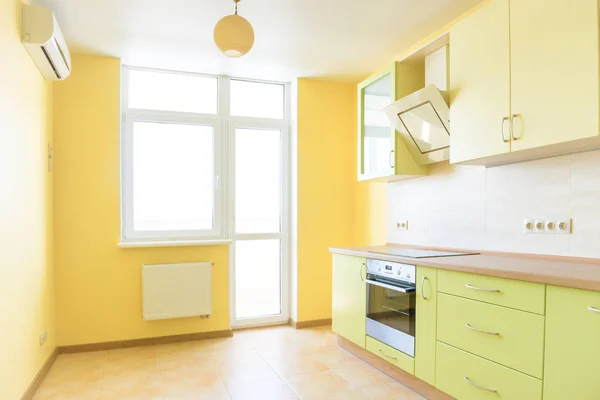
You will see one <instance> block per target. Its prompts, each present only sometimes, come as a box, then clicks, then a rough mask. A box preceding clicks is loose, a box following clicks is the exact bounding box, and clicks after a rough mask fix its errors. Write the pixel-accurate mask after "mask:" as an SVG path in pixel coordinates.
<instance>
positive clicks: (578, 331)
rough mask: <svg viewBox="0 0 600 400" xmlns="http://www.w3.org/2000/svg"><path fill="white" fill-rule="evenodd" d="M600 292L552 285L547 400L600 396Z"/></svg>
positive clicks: (546, 371) (595, 397)
mask: <svg viewBox="0 0 600 400" xmlns="http://www.w3.org/2000/svg"><path fill="white" fill-rule="evenodd" d="M594 310H600V292H591V291H587V290H578V289H570V288H565V287H556V286H548V311H547V315H546V358H545V368H544V400H564V399H574V400H575V398H576V399H577V400H598V399H600V379H598V376H599V375H598V363H599V362H600V312H596V311H594Z"/></svg>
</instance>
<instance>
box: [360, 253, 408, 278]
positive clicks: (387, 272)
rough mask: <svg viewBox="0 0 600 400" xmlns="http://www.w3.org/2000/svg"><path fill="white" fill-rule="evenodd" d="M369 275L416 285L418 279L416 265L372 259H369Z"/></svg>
mask: <svg viewBox="0 0 600 400" xmlns="http://www.w3.org/2000/svg"><path fill="white" fill-rule="evenodd" d="M367 273H369V274H372V275H379V276H383V277H386V278H388V279H395V280H398V281H404V282H410V283H415V282H416V279H417V277H416V275H417V268H416V267H415V266H414V265H409V264H401V263H396V262H391V261H383V260H373V259H370V258H369V259H367Z"/></svg>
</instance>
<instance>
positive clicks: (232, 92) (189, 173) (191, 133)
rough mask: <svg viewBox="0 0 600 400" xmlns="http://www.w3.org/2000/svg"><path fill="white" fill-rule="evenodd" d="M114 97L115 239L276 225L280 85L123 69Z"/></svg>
mask: <svg viewBox="0 0 600 400" xmlns="http://www.w3.org/2000/svg"><path fill="white" fill-rule="evenodd" d="M122 104H123V125H122V131H123V134H122V155H121V157H122V187H123V188H122V205H121V208H122V233H121V235H122V241H123V242H128V241H129V242H139V241H169V240H176V241H179V240H218V239H233V238H232V235H233V234H234V233H235V232H237V233H248V234H250V233H273V232H280V231H281V226H282V218H281V213H282V209H281V201H282V196H281V190H282V185H281V180H282V176H281V168H280V167H281V149H282V134H283V132H284V131H285V129H286V128H287V124H288V123H289V122H288V120H287V117H286V115H287V114H289V113H288V110H286V86H285V85H284V84H280V83H271V82H257V81H249V80H242V79H231V78H228V77H216V76H209V75H201V74H193V73H183V72H172V71H160V70H150V69H141V68H133V67H124V69H123V99H122ZM236 142H237V143H238V146H237V147H234V143H236ZM257 154H262V156H261V157H256V155H257ZM236 158H237V159H239V162H237V163H236V162H235V160H234V159H236ZM230 163H231V164H232V165H235V164H237V165H238V166H243V167H242V168H238V169H237V170H230V171H229V176H226V175H225V172H227V171H226V166H229V164H230ZM228 169H231V168H229V167H228ZM236 176H237V177H238V178H237V179H236V178H235V177H236ZM234 182H235V183H234ZM229 192H230V193H229ZM235 193H237V194H238V197H235ZM238 199H239V200H238ZM230 204H232V205H233V206H230ZM236 219H237V224H235V220H236Z"/></svg>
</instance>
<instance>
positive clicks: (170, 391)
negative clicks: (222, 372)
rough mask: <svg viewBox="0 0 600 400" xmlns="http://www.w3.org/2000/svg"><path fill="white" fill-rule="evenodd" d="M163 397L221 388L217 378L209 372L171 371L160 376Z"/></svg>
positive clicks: (192, 370)
mask: <svg viewBox="0 0 600 400" xmlns="http://www.w3.org/2000/svg"><path fill="white" fill-rule="evenodd" d="M160 378H161V385H162V391H163V395H164V396H177V395H181V394H182V393H183V394H186V393H188V394H189V392H192V391H206V390H213V389H215V388H216V387H222V384H221V381H220V380H219V376H218V375H217V373H216V372H215V371H210V370H194V369H184V370H172V371H166V372H162V373H161V375H160Z"/></svg>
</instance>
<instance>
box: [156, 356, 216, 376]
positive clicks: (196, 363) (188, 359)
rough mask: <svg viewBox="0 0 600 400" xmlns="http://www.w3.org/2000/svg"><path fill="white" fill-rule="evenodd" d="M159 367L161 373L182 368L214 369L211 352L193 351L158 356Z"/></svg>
mask: <svg viewBox="0 0 600 400" xmlns="http://www.w3.org/2000/svg"><path fill="white" fill-rule="evenodd" d="M158 368H159V370H160V372H161V373H163V372H166V371H173V370H180V369H195V370H198V369H208V370H212V369H214V367H213V361H212V359H211V357H210V354H209V353H192V352H188V353H173V354H170V355H168V356H161V357H158Z"/></svg>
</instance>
